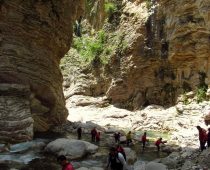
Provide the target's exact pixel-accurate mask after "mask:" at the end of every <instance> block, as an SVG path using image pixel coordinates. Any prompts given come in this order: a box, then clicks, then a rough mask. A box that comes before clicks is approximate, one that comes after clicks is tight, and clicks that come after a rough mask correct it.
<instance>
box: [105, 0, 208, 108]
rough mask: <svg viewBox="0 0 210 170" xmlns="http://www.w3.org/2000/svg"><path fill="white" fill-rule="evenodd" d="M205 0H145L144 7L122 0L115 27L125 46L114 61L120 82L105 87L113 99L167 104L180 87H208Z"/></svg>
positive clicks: (130, 103)
mask: <svg viewBox="0 0 210 170" xmlns="http://www.w3.org/2000/svg"><path fill="white" fill-rule="evenodd" d="M209 2H210V1H199V0H197V1H193V2H191V1H190V2H189V1H187V0H186V1H172V0H171V1H159V2H158V3H157V2H156V1H151V2H150V4H149V5H151V7H150V8H148V4H147V3H145V2H144V1H142V2H140V1H134V2H129V1H124V3H125V7H124V9H123V14H122V16H121V23H120V25H121V26H120V29H121V30H122V31H123V32H124V34H125V40H127V41H128V44H129V48H128V52H127V54H126V55H125V56H123V57H121V59H120V63H121V64H120V73H121V74H120V75H121V77H122V78H121V80H122V81H121V83H118V84H119V85H116V83H115V84H114V85H111V87H110V89H109V91H108V96H109V97H110V98H111V99H112V101H113V102H116V103H117V102H121V103H123V105H128V107H131V108H138V107H139V106H142V105H147V104H161V105H171V104H174V103H175V102H176V99H177V97H178V95H180V94H183V93H184V91H189V90H195V89H196V88H197V87H199V86H200V85H205V86H207V85H209V76H210V72H209V69H210V63H209V61H210V58H209V57H210V55H209V45H210V41H209V35H210V32H209V22H210V19H209V5H208V4H209ZM148 9H149V10H148ZM123 15H126V17H123ZM118 78H119V76H118ZM117 89H118V90H117ZM119 89H120V90H119ZM118 96H123V98H122V97H118ZM122 99H123V100H122Z"/></svg>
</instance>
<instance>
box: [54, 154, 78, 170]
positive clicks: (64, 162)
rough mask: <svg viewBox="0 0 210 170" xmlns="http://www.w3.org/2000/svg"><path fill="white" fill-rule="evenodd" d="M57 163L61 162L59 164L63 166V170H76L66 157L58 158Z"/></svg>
mask: <svg viewBox="0 0 210 170" xmlns="http://www.w3.org/2000/svg"><path fill="white" fill-rule="evenodd" d="M57 161H58V162H59V164H60V165H61V166H62V170H74V168H73V166H72V164H71V163H69V162H68V161H67V160H66V157H65V156H64V155H60V156H59V157H58V158H57Z"/></svg>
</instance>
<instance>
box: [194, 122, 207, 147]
mask: <svg viewBox="0 0 210 170" xmlns="http://www.w3.org/2000/svg"><path fill="white" fill-rule="evenodd" d="M196 128H197V129H198V135H199V141H200V149H201V151H203V150H204V149H206V147H205V144H206V141H207V134H206V130H205V129H203V128H201V127H200V126H196Z"/></svg>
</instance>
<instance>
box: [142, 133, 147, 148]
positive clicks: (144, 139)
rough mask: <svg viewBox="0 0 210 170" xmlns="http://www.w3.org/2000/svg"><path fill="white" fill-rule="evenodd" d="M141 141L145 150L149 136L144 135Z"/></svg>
mask: <svg viewBox="0 0 210 170" xmlns="http://www.w3.org/2000/svg"><path fill="white" fill-rule="evenodd" d="M141 141H142V145H143V149H145V145H146V141H147V135H146V134H144V135H143V136H142V137H141Z"/></svg>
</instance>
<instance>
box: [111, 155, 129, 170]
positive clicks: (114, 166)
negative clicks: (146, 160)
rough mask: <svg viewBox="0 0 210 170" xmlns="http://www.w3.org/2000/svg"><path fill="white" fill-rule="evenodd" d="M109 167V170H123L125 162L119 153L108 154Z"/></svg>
mask: <svg viewBox="0 0 210 170" xmlns="http://www.w3.org/2000/svg"><path fill="white" fill-rule="evenodd" d="M109 165H110V167H111V170H123V167H124V166H126V162H125V160H124V157H123V155H122V154H121V153H117V152H116V153H114V154H112V153H109V158H108V166H107V167H109Z"/></svg>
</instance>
